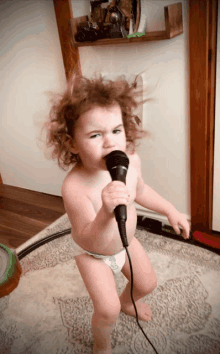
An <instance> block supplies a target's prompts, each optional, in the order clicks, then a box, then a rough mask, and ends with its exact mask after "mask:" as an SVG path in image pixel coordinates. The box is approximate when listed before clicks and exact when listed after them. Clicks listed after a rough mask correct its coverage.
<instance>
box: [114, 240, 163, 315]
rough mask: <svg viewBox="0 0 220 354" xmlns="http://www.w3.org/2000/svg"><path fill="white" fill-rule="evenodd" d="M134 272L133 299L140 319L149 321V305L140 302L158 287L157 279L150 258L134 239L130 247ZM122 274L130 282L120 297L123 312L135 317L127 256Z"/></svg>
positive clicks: (150, 313)
mask: <svg viewBox="0 0 220 354" xmlns="http://www.w3.org/2000/svg"><path fill="white" fill-rule="evenodd" d="M128 252H129V255H130V258H131V263H132V270H133V298H134V301H135V305H136V307H137V311H138V317H139V319H141V320H143V321H149V320H150V319H151V315H152V312H151V310H150V307H149V305H147V304H145V303H143V302H141V301H138V300H140V299H141V298H142V297H144V296H145V295H147V294H150V293H151V292H152V291H153V290H154V289H155V287H156V286H157V278H156V275H155V273H154V270H153V268H152V265H151V262H150V259H149V257H148V256H147V254H146V252H145V250H144V249H143V247H142V245H141V244H140V242H139V241H138V240H137V239H136V238H135V237H134V238H133V240H132V242H131V244H130V245H129V247H128ZM122 273H123V274H124V275H125V276H126V278H127V279H128V280H129V282H128V284H127V286H126V287H125V289H124V291H123V293H122V294H121V296H120V301H121V310H122V311H123V312H125V313H127V314H128V315H130V316H134V317H135V309H134V306H133V303H132V300H131V272H130V265H129V261H128V256H127V254H126V261H125V264H124V267H123V268H122Z"/></svg>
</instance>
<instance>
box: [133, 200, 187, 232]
mask: <svg viewBox="0 0 220 354" xmlns="http://www.w3.org/2000/svg"><path fill="white" fill-rule="evenodd" d="M135 207H136V211H137V215H141V216H143V218H148V219H153V220H157V221H159V222H161V223H162V224H164V225H170V224H169V221H168V219H167V217H166V216H164V215H160V214H157V213H155V212H154V211H151V210H149V209H146V208H143V207H142V206H141V205H138V204H137V203H135ZM185 217H186V220H187V221H188V223H189V225H190V227H191V218H190V216H189V215H186V214H185Z"/></svg>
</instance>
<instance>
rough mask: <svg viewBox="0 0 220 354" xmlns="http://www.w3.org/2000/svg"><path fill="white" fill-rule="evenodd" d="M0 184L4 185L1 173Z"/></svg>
mask: <svg viewBox="0 0 220 354" xmlns="http://www.w3.org/2000/svg"><path fill="white" fill-rule="evenodd" d="M0 184H3V180H2V176H1V173H0Z"/></svg>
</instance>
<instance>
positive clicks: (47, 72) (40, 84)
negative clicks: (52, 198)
mask: <svg viewBox="0 0 220 354" xmlns="http://www.w3.org/2000/svg"><path fill="white" fill-rule="evenodd" d="M0 33H1V37H0V54H1V61H0V82H1V91H0V102H1V106H0V107H1V108H0V109H1V111H0V114H1V118H0V119H1V130H0V155H1V158H0V172H1V175H2V179H3V183H4V184H8V185H12V186H16V187H21V188H26V189H30V190H36V191H39V192H45V193H49V194H58V195H60V189H61V188H60V185H61V183H62V180H63V178H64V176H65V173H64V172H62V171H61V170H59V169H58V167H57V166H56V165H55V163H54V162H53V161H48V160H47V159H46V158H45V157H44V152H43V150H41V149H40V148H39V146H38V145H39V142H38V141H37V136H38V132H39V130H40V125H39V123H40V122H41V121H42V120H43V119H45V117H46V115H47V114H48V108H49V106H48V94H46V92H47V91H50V90H55V91H56V90H57V91H60V90H63V89H64V88H65V84H66V77H65V72H64V67H63V60H62V54H61V49H60V42H59V37H58V30H57V25H56V21H55V12H54V7H53V1H52V0H28V1H27V0H22V1H21V0H19V1H18V0H11V1H10V0H7V1H6V0H3V1H0Z"/></svg>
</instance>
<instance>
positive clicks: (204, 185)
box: [53, 0, 220, 242]
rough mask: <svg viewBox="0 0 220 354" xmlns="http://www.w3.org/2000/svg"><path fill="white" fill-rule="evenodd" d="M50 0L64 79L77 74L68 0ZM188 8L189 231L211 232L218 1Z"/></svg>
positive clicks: (191, 1)
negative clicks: (61, 56) (51, 0)
mask: <svg viewBox="0 0 220 354" xmlns="http://www.w3.org/2000/svg"><path fill="white" fill-rule="evenodd" d="M53 2H54V9H55V14H56V20H57V27H58V32H59V37H60V44H61V50H62V55H63V61H64V67H65V71H66V77H67V78H68V77H69V75H70V74H71V72H72V71H77V72H78V73H81V66H80V58H79V51H78V47H77V46H75V45H74V42H73V40H72V38H71V31H70V28H69V20H71V19H72V18H73V12H72V3H71V0H53ZM188 10H189V72H190V80H189V82H190V85H189V90H190V177H191V230H192V232H194V231H200V232H205V233H206V234H209V235H213V230H212V217H213V164H214V127H215V86H216V47H217V13H218V0H188ZM219 235H220V233H218V236H219ZM216 239H217V238H216ZM219 241H220V239H219V238H218V242H219Z"/></svg>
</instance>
